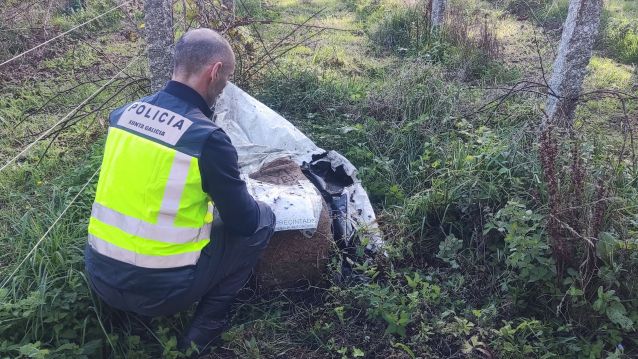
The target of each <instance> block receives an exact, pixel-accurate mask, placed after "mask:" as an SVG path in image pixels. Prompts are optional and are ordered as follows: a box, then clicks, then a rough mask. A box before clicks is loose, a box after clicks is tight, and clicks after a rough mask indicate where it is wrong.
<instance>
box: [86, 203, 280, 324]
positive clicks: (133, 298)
mask: <svg viewBox="0 0 638 359" xmlns="http://www.w3.org/2000/svg"><path fill="white" fill-rule="evenodd" d="M258 203H259V202H258ZM259 209H260V219H259V225H258V227H257V230H256V231H255V233H254V234H252V235H251V236H247V237H244V236H239V235H236V234H233V233H230V232H229V231H228V230H227V229H226V228H225V227H224V225H223V222H222V221H221V220H220V219H219V216H216V219H215V221H214V222H213V229H212V231H211V243H210V244H209V245H207V246H206V247H205V248H204V249H203V250H202V254H201V257H200V258H199V261H198V262H197V265H195V266H194V267H190V268H183V269H179V271H180V274H179V275H176V274H175V273H171V271H165V272H162V273H159V272H158V273H153V274H150V275H149V274H148V272H145V273H141V272H140V275H139V276H136V274H135V273H134V272H133V273H131V272H130V270H129V272H128V273H127V274H126V276H127V277H128V280H122V282H128V283H131V280H135V281H137V282H138V284H137V285H134V286H131V288H124V289H123V288H122V287H119V288H116V287H113V286H111V285H109V284H107V283H105V282H106V280H105V279H104V278H109V277H110V276H113V275H118V272H117V268H115V269H113V266H104V265H100V266H96V265H94V263H95V262H100V261H104V260H111V259H110V258H107V257H104V256H101V255H100V254H98V253H95V252H92V249H90V247H88V246H87V250H86V253H87V255H86V257H87V272H88V274H89V276H88V277H89V279H90V280H89V282H90V284H91V288H92V289H93V291H94V292H96V293H97V294H98V296H99V297H100V298H101V299H102V300H103V301H104V302H105V303H106V304H108V305H109V306H111V307H114V308H116V309H120V310H123V311H127V312H133V313H137V314H140V315H143V316H147V317H155V316H165V315H173V314H175V313H177V312H180V311H183V310H185V309H188V308H189V307H190V306H191V305H193V304H194V303H195V302H199V304H198V305H197V310H196V312H195V317H194V318H193V323H192V326H199V325H203V326H205V322H207V321H210V320H219V319H221V318H223V317H225V316H226V314H227V313H228V311H229V309H230V306H231V305H232V301H233V299H234V298H235V296H236V295H237V293H238V292H239V290H241V289H242V287H243V286H244V285H245V284H246V282H247V281H248V279H249V278H250V275H251V273H252V271H253V268H254V267H255V265H256V264H257V261H258V260H259V257H260V255H261V253H262V252H263V251H264V249H266V246H267V245H268V242H269V241H270V238H271V237H272V235H273V233H274V228H275V215H274V214H273V212H272V210H271V209H270V207H268V206H267V205H265V204H263V203H259ZM111 261H113V260H111ZM100 267H102V268H104V267H110V268H111V273H109V274H110V275H104V273H95V272H96V271H95V268H100ZM185 273H186V274H185ZM135 277H137V278H135ZM140 277H141V278H143V279H140ZM172 278H176V279H175V280H179V281H186V282H188V283H181V282H180V283H170V281H171V280H173V279H172ZM177 278H179V279H177ZM153 281H158V282H162V281H164V282H166V281H168V282H169V283H153ZM158 285H161V286H162V287H164V288H168V289H164V290H163V291H160V292H159V294H158V293H154V292H153V290H152V289H151V288H153V287H157V286H158ZM171 286H174V288H175V290H170V287H171ZM144 287H146V288H144Z"/></svg>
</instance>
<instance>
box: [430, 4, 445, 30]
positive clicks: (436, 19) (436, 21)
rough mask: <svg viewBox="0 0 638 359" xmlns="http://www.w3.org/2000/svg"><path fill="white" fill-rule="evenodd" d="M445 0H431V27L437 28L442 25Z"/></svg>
mask: <svg viewBox="0 0 638 359" xmlns="http://www.w3.org/2000/svg"><path fill="white" fill-rule="evenodd" d="M446 3H447V0H432V2H431V4H432V16H431V21H432V28H438V27H440V26H441V25H443V20H444V19H445V5H446Z"/></svg>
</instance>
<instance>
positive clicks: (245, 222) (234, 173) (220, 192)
mask: <svg viewBox="0 0 638 359" xmlns="http://www.w3.org/2000/svg"><path fill="white" fill-rule="evenodd" d="M237 161H238V160H237V150H236V149H235V147H234V146H233V144H232V143H231V142H230V138H229V137H228V135H226V133H225V132H224V131H222V130H216V131H215V132H213V133H212V134H211V135H210V136H209V137H208V139H207V140H206V142H205V143H204V146H203V148H202V155H201V157H200V160H199V170H200V173H201V176H202V187H203V190H204V192H206V193H208V195H210V197H211V198H212V199H213V202H215V207H216V208H217V210H218V211H219V214H220V216H221V218H222V221H223V222H224V226H226V227H227V228H228V229H229V230H230V231H231V232H234V233H237V234H239V235H242V236H248V235H251V234H253V233H254V232H255V230H257V225H258V220H259V206H258V205H257V202H256V201H255V199H254V198H253V197H252V196H251V195H250V193H248V190H247V188H246V183H245V182H244V181H242V180H241V179H240V178H239V164H238V162H237Z"/></svg>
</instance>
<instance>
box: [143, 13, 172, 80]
mask: <svg viewBox="0 0 638 359" xmlns="http://www.w3.org/2000/svg"><path fill="white" fill-rule="evenodd" d="M144 29H145V33H146V44H147V55H148V64H149V68H150V71H151V90H153V91H158V90H160V89H161V88H162V87H163V86H164V85H165V84H166V82H167V81H168V80H170V78H171V74H172V72H173V42H174V38H173V3H172V1H171V0H145V1H144Z"/></svg>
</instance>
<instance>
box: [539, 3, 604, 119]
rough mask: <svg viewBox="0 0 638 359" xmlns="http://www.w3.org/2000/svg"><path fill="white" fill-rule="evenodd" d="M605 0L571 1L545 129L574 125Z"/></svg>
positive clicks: (550, 84)
mask: <svg viewBox="0 0 638 359" xmlns="http://www.w3.org/2000/svg"><path fill="white" fill-rule="evenodd" d="M601 10H602V0H570V3H569V13H568V15H567V20H565V24H564V25H563V35H562V37H561V40H560V46H559V48H558V56H557V57H556V60H555V61H554V67H553V70H552V77H551V79H550V81H549V87H550V89H551V90H550V94H549V96H548V99H547V106H546V109H545V111H546V114H547V115H546V117H545V118H544V120H543V128H545V127H546V126H547V125H548V124H555V125H557V126H561V127H563V126H564V127H571V125H572V124H573V122H574V112H575V111H576V104H577V100H578V97H579V96H580V92H581V87H582V85H583V80H584V79H585V74H586V71H587V65H588V64H589V60H590V59H591V52H592V47H593V46H594V41H595V40H596V37H597V36H598V30H599V27H600V13H601Z"/></svg>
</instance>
